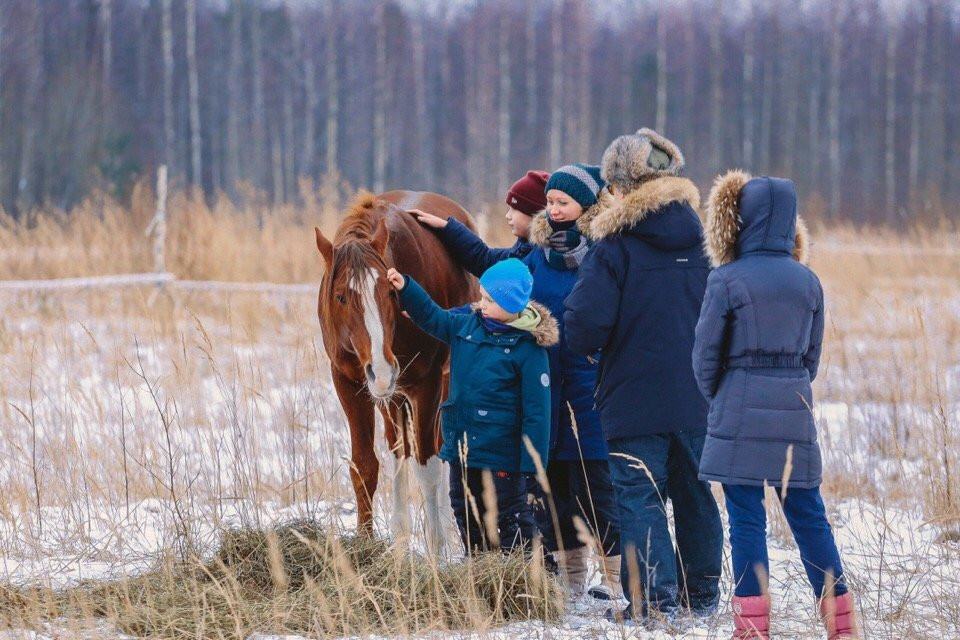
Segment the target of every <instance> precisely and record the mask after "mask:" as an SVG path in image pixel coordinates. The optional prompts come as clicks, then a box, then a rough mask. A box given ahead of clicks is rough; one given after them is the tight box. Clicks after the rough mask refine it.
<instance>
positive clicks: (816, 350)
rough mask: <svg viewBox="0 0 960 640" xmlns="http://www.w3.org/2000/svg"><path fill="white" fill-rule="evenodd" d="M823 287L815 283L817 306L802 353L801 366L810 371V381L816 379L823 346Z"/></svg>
mask: <svg viewBox="0 0 960 640" xmlns="http://www.w3.org/2000/svg"><path fill="white" fill-rule="evenodd" d="M823 324H824V318H823V287H822V286H821V285H820V283H819V282H818V283H817V307H816V309H814V311H813V325H812V326H811V327H810V346H808V347H807V352H806V353H805V354H804V355H803V366H805V367H806V368H807V371H809V372H810V381H811V382H812V381H813V380H815V379H816V377H817V369H818V368H819V367H820V353H821V350H822V348H823Z"/></svg>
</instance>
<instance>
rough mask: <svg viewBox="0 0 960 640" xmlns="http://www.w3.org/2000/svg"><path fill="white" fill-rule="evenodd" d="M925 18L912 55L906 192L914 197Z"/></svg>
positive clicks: (924, 44)
mask: <svg viewBox="0 0 960 640" xmlns="http://www.w3.org/2000/svg"><path fill="white" fill-rule="evenodd" d="M926 26H927V25H926V20H924V22H923V23H922V25H921V28H920V30H919V32H918V33H917V44H916V48H915V49H914V57H913V91H912V95H911V98H910V151H909V157H908V159H907V165H908V166H907V193H908V196H909V198H910V199H911V201H912V200H913V199H914V197H915V195H916V192H917V186H918V182H919V177H920V144H921V135H922V132H921V126H922V124H921V123H922V122H923V120H922V116H923V110H924V109H923V92H924V72H925V69H926V67H925V61H926V57H927V34H926Z"/></svg>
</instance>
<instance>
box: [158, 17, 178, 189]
mask: <svg viewBox="0 0 960 640" xmlns="http://www.w3.org/2000/svg"><path fill="white" fill-rule="evenodd" d="M171 4H172V0H160V21H161V36H160V39H161V40H160V41H161V45H162V47H163V157H164V162H165V163H166V165H167V166H168V167H169V169H170V173H171V174H172V175H174V176H175V175H177V164H176V160H175V158H176V154H175V153H174V145H175V144H176V140H175V135H176V134H175V132H174V128H173V15H172V14H173V10H172V7H171Z"/></svg>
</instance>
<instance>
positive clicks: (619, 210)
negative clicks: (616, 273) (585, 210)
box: [578, 176, 701, 248]
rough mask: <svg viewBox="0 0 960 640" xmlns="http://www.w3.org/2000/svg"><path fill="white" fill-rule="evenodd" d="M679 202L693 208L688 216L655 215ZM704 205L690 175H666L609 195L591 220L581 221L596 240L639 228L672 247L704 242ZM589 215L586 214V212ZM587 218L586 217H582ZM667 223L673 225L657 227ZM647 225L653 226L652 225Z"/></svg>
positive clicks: (652, 237)
mask: <svg viewBox="0 0 960 640" xmlns="http://www.w3.org/2000/svg"><path fill="white" fill-rule="evenodd" d="M674 203H676V204H679V205H681V206H684V207H685V208H687V207H688V208H689V210H690V211H689V213H690V215H688V216H682V217H677V216H670V217H671V218H672V219H671V220H670V221H665V220H663V219H662V218H663V216H660V215H655V214H659V213H662V212H664V211H666V210H667V205H670V204H674ZM699 206H700V192H699V191H698V190H697V187H696V185H695V184H693V182H691V181H690V180H689V179H687V178H680V177H676V176H665V177H661V178H654V179H653V180H649V181H647V182H644V183H643V184H641V185H640V186H639V187H637V188H636V189H634V190H633V191H631V192H630V193H628V194H627V195H626V196H625V197H624V198H623V200H621V201H619V202H617V201H614V200H611V199H610V197H609V196H605V197H604V198H603V199H602V200H601V202H600V205H599V207H594V209H596V210H595V211H593V212H592V214H591V216H590V217H589V218H588V219H587V221H586V222H585V223H584V222H580V221H578V225H579V226H580V229H581V231H583V233H584V235H586V236H587V237H589V238H591V239H592V240H601V239H603V238H606V237H607V236H612V235H614V234H617V233H625V232H629V231H636V232H638V233H640V234H641V235H644V236H645V237H646V239H647V240H653V241H654V243H656V236H659V235H662V234H665V235H664V237H662V238H661V239H662V240H663V241H664V244H665V245H668V246H670V247H671V248H679V247H683V246H689V245H687V244H686V243H687V242H700V233H701V225H700V220H699V218H697V215H696V211H697V208H698V207H699ZM584 216H586V214H584ZM581 220H583V217H581ZM664 224H666V225H667V226H668V227H669V228H666V227H665V228H663V229H657V228H656V227H659V226H663V225H664ZM646 227H650V228H649V229H648V228H646Z"/></svg>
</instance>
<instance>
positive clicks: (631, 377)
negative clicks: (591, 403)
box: [564, 176, 710, 440]
mask: <svg viewBox="0 0 960 640" xmlns="http://www.w3.org/2000/svg"><path fill="white" fill-rule="evenodd" d="M699 204H700V195H699V192H698V191H697V187H696V186H695V185H694V184H693V183H692V182H691V181H690V180H687V179H686V178H678V177H673V176H668V177H661V178H656V179H654V180H651V181H649V182H647V183H645V184H643V185H641V186H640V187H638V188H637V189H635V190H634V191H631V192H630V193H629V194H627V196H626V197H625V198H624V200H623V201H622V202H621V203H619V204H618V205H612V206H610V207H609V208H605V209H604V210H603V211H601V212H600V213H599V214H597V216H596V217H595V218H594V220H593V221H592V222H591V224H590V225H589V235H591V236H592V237H593V238H594V245H593V248H592V249H591V250H590V253H589V254H588V255H587V258H586V260H585V261H584V263H583V264H582V265H581V266H580V278H579V281H578V282H577V286H576V287H575V288H574V290H573V292H572V293H571V294H570V296H569V297H568V298H567V302H566V313H565V315H564V325H565V326H566V339H567V344H568V345H569V346H570V348H571V349H573V350H575V351H577V352H579V353H583V354H593V353H596V352H597V350H602V355H603V357H602V360H601V362H600V375H599V377H598V380H597V391H596V401H597V406H598V407H599V409H600V416H601V419H602V420H603V429H604V432H605V433H606V436H607V438H608V439H611V440H612V439H615V438H632V437H639V436H646V435H654V434H661V433H674V432H679V431H684V432H688V433H694V434H695V433H697V432H700V433H703V431H704V430H705V429H706V423H707V403H706V401H704V399H703V397H702V396H701V395H700V391H699V390H698V389H697V383H696V381H695V380H694V377H693V369H692V367H691V354H692V352H693V335H694V328H695V327H696V324H697V318H698V317H699V315H700V305H701V304H702V302H703V292H704V289H705V288H706V285H707V275H708V274H709V272H710V267H709V264H708V263H707V259H706V257H705V256H704V255H703V236H702V233H703V226H702V225H701V223H700V219H699V218H698V217H697V214H696V211H695V208H696V207H697V206H699Z"/></svg>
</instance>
